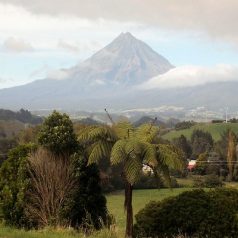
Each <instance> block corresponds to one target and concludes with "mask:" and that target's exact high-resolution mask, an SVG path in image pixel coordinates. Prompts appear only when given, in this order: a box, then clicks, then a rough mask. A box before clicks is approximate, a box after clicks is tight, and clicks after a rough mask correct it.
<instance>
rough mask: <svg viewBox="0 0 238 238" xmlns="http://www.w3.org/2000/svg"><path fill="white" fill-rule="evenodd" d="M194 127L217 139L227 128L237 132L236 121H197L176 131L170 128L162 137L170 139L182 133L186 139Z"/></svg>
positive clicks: (237, 125)
mask: <svg viewBox="0 0 238 238" xmlns="http://www.w3.org/2000/svg"><path fill="white" fill-rule="evenodd" d="M196 129H199V130H203V131H207V132H209V133H211V135H212V137H213V139H214V140H215V141H217V140H219V139H220V135H221V133H222V132H225V131H226V130H228V129H231V130H232V131H234V132H235V133H238V123H199V124H196V125H195V126H192V127H191V128H189V129H184V130H178V131H176V130H172V131H170V132H168V133H167V134H165V135H164V136H163V138H164V139H167V140H172V139H174V138H178V137H180V136H181V135H184V136H186V137H187V139H190V138H191V135H192V133H193V131H194V130H196Z"/></svg>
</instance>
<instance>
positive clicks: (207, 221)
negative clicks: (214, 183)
mask: <svg viewBox="0 0 238 238" xmlns="http://www.w3.org/2000/svg"><path fill="white" fill-rule="evenodd" d="M237 199H238V191H237V190H233V189H217V190H214V191H210V192H205V191H203V190H193V191H188V192H184V193H182V194H180V195H178V196H176V197H172V198H168V199H166V200H164V201H162V202H150V203H149V204H148V205H146V207H145V208H144V209H142V210H141V211H140V212H139V213H138V214H137V215H136V224H135V226H134V233H135V237H158V238H165V237H168V238H169V237H174V236H177V235H179V234H182V235H187V236H188V237H208V238H224V237H237V232H238V219H237V215H236V214H237V212H238V205H237V204H238V203H237Z"/></svg>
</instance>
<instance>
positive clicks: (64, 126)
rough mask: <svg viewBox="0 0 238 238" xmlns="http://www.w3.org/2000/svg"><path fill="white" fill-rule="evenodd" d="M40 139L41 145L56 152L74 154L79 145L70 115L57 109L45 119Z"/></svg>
mask: <svg viewBox="0 0 238 238" xmlns="http://www.w3.org/2000/svg"><path fill="white" fill-rule="evenodd" d="M38 141H39V144H40V145H42V146H43V147H45V148H47V149H49V150H50V151H52V152H53V153H56V154H72V153H73V152H74V151H75V150H77V145H78V143H77V139H76V135H75V133H74V130H73V123H72V121H71V120H70V118H69V116H68V115H67V114H65V113H64V114H61V113H59V112H57V111H54V112H53V113H52V114H51V115H50V116H48V117H47V118H46V119H45V121H44V123H43V125H42V128H41V130H40V133H39V138H38Z"/></svg>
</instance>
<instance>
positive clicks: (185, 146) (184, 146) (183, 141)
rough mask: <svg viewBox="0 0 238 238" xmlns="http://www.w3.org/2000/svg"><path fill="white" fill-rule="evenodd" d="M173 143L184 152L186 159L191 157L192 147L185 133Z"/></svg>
mask: <svg viewBox="0 0 238 238" xmlns="http://www.w3.org/2000/svg"><path fill="white" fill-rule="evenodd" d="M172 143H173V144H174V145H175V146H177V147H178V148H179V149H181V150H182V151H183V152H184V155H185V157H186V159H188V158H190V157H191V155H192V148H191V145H190V144H189V142H188V140H187V138H186V137H185V136H184V135H181V136H180V137H178V138H175V139H173V141H172Z"/></svg>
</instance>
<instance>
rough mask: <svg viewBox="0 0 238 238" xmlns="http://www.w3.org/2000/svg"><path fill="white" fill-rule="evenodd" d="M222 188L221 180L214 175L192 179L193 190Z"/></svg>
mask: <svg viewBox="0 0 238 238" xmlns="http://www.w3.org/2000/svg"><path fill="white" fill-rule="evenodd" d="M222 186H223V183H222V181H221V179H220V178H219V176H217V175H215V174H209V175H205V176H199V177H194V179H193V187H195V188H218V187H222Z"/></svg>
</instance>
